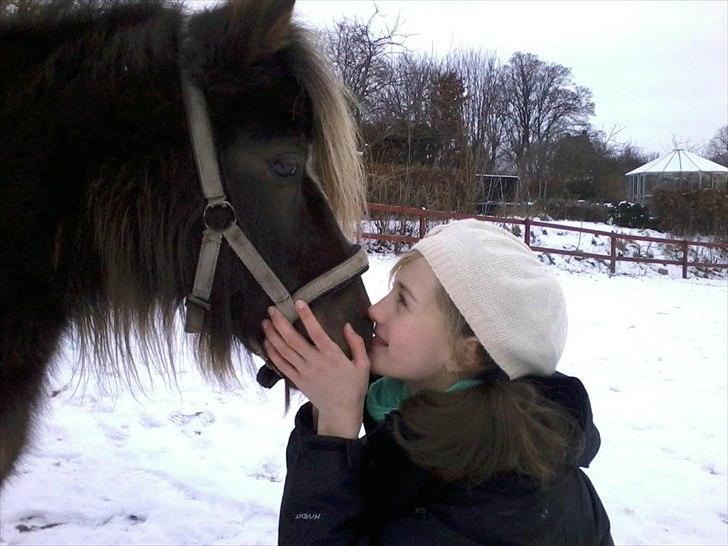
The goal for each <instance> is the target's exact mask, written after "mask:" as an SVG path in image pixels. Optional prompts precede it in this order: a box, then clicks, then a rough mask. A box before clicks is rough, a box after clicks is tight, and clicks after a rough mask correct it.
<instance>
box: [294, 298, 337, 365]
mask: <svg viewBox="0 0 728 546" xmlns="http://www.w3.org/2000/svg"><path fill="white" fill-rule="evenodd" d="M296 311H297V312H298V317H299V318H300V319H301V322H302V323H303V326H304V327H305V328H306V332H307V333H308V337H310V338H311V341H313V343H314V345H316V347H318V349H319V350H320V351H321V352H322V353H330V352H331V351H332V350H337V349H339V346H338V345H337V344H336V343H334V342H333V341H332V340H331V338H330V337H329V335H328V334H327V333H326V332H325V331H324V329H323V328H322V327H321V324H319V321H318V320H317V319H316V317H315V316H314V314H313V312H312V311H311V308H310V307H309V306H308V305H307V304H306V302H305V301H303V300H298V301H296Z"/></svg>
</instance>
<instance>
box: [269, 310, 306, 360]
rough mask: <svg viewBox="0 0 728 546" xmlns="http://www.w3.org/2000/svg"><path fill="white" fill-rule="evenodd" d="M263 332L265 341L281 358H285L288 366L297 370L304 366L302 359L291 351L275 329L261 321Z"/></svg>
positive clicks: (293, 350)
mask: <svg viewBox="0 0 728 546" xmlns="http://www.w3.org/2000/svg"><path fill="white" fill-rule="evenodd" d="M263 332H264V333H265V339H266V340H267V341H268V343H270V345H271V346H272V347H273V348H275V350H276V351H277V352H278V354H279V355H281V357H283V358H285V359H286V360H287V361H288V362H289V364H291V365H292V366H294V367H295V368H297V369H299V368H301V366H303V365H305V362H304V359H303V358H302V356H301V354H300V353H298V352H297V351H296V350H295V349H293V348H292V347H291V346H290V344H289V343H288V342H287V341H286V340H285V339H283V337H281V335H280V334H279V333H278V331H277V329H276V327H274V326H273V325H272V324H271V322H270V321H268V320H264V321H263Z"/></svg>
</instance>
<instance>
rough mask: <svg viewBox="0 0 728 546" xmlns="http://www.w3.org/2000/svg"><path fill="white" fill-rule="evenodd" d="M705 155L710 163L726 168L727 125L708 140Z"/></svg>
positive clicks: (727, 151)
mask: <svg viewBox="0 0 728 546" xmlns="http://www.w3.org/2000/svg"><path fill="white" fill-rule="evenodd" d="M705 155H706V156H707V157H708V159H710V160H711V161H715V162H716V163H718V164H720V165H723V166H724V167H728V125H723V127H721V128H720V129H718V131H717V132H716V133H715V135H713V138H711V139H710V141H709V142H708V145H707V146H706V148H705Z"/></svg>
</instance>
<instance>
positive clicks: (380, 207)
mask: <svg viewBox="0 0 728 546" xmlns="http://www.w3.org/2000/svg"><path fill="white" fill-rule="evenodd" d="M367 208H368V209H369V212H370V214H371V213H372V212H382V213H387V214H396V215H404V216H414V217H416V218H418V219H419V232H418V236H410V235H394V234H392V235H390V234H386V233H362V234H361V238H362V239H374V240H379V241H389V242H394V243H400V244H401V243H406V244H414V243H416V242H417V241H419V240H420V237H422V236H424V235H425V234H426V233H427V226H428V220H430V219H432V220H462V219H465V218H476V219H478V220H483V221H485V222H494V223H499V224H512V225H521V226H523V227H524V230H523V231H524V233H523V239H524V242H525V243H526V244H527V245H528V246H529V247H530V248H531V249H532V250H534V251H536V252H544V253H546V254H563V255H567V256H580V257H583V258H594V259H597V260H607V261H609V271H610V273H611V274H614V273H615V270H616V265H617V262H638V263H653V264H662V265H681V266H682V276H683V278H684V279H687V277H688V267H714V268H719V269H726V268H728V263H709V262H691V261H689V260H688V257H689V253H690V247H691V246H695V247H698V246H701V247H707V248H717V249H722V250H724V251H726V252H728V244H724V243H707V242H702V241H690V240H687V239H668V238H664V237H646V236H642V235H630V234H626V233H617V232H614V231H603V230H598V229H589V228H581V227H575V226H567V225H564V224H556V223H552V222H542V221H540V220H532V219H530V218H523V219H521V218H504V217H500V216H484V215H477V214H462V213H457V212H444V211H439V210H427V209H418V208H414V207H400V206H398V205H384V204H381V203H368V204H367ZM532 227H548V228H553V229H559V230H562V231H575V232H578V233H589V234H592V235H599V236H605V237H609V238H610V253H609V254H594V253H590V252H581V251H578V250H565V249H561V248H547V247H541V246H534V245H532V244H531V228H532ZM620 240H624V241H648V242H653V243H662V244H667V245H674V246H678V247H680V250H681V251H682V259H680V260H663V259H658V258H649V257H647V256H619V255H618V254H617V242H618V241H620Z"/></svg>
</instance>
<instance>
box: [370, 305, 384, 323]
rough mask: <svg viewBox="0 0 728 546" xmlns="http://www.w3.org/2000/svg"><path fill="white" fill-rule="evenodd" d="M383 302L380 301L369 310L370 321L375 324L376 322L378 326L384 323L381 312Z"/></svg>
mask: <svg viewBox="0 0 728 546" xmlns="http://www.w3.org/2000/svg"><path fill="white" fill-rule="evenodd" d="M381 303H382V301H381V300H380V301H378V302H377V303H375V304H374V305H372V306H370V307H369V309H367V315H368V316H369V319H370V320H372V321H373V322H376V323H377V324H379V323H381V322H382V316H381V315H382V312H381V310H380V308H381Z"/></svg>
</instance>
